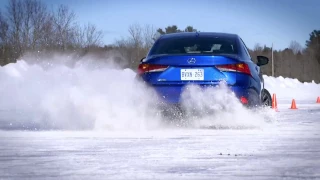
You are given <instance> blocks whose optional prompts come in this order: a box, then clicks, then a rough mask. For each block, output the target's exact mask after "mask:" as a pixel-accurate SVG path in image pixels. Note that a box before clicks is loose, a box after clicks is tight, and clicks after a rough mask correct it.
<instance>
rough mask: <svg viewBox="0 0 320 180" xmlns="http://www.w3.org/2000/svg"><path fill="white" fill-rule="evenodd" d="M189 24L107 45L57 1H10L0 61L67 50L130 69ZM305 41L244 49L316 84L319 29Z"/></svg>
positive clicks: (148, 29) (150, 29)
mask: <svg viewBox="0 0 320 180" xmlns="http://www.w3.org/2000/svg"><path fill="white" fill-rule="evenodd" d="M196 31H198V30H197V29H195V28H194V27H193V26H187V27H186V28H184V29H179V28H178V26H177V25H170V26H167V27H165V28H163V29H162V28H156V27H155V26H153V25H149V24H147V25H140V24H132V25H130V26H129V27H128V36H126V37H121V38H119V39H117V40H115V42H114V43H113V44H110V45H102V38H103V33H102V31H101V30H99V29H97V27H96V26H95V25H93V24H90V23H88V24H85V25H82V24H80V23H78V22H77V19H76V15H75V13H74V12H73V11H72V10H70V9H69V8H68V7H67V6H64V5H60V6H59V7H58V8H56V9H54V10H52V9H51V10H50V9H48V7H47V6H46V5H45V4H44V3H42V2H41V1H40V0H10V1H9V4H8V6H7V7H6V9H5V11H3V12H1V11H0V65H6V64H8V63H11V62H15V61H16V60H17V59H18V58H20V57H21V56H25V55H26V54H31V56H30V57H32V58H34V57H35V56H36V57H39V58H38V59H41V57H46V58H44V59H49V58H48V54H50V53H55V52H59V54H63V53H66V54H68V53H69V54H70V53H72V54H73V56H72V58H73V60H74V61H77V59H81V57H84V56H86V55H91V57H94V58H93V59H97V60H99V61H110V60H113V61H116V63H117V64H120V65H121V67H123V68H132V69H134V70H135V69H136V68H137V66H138V64H139V62H140V59H141V58H143V57H144V56H145V55H146V54H147V52H148V51H149V49H150V48H151V46H152V45H153V43H154V42H155V40H156V39H157V38H158V37H159V36H161V35H163V34H170V33H177V32H196ZM309 35H310V38H309V39H308V40H306V44H305V45H306V46H305V48H304V47H302V45H300V44H299V43H298V42H296V41H292V42H291V43H290V44H289V46H288V48H285V49H283V50H272V47H268V46H266V45H264V46H262V45H260V44H256V45H255V46H254V48H253V49H249V52H250V54H251V56H252V58H253V60H254V61H256V56H257V55H264V56H267V57H268V58H269V59H270V60H271V58H272V57H271V56H272V51H273V59H274V75H275V76H283V77H290V78H297V79H299V80H300V81H302V82H310V81H312V80H314V81H315V82H318V83H319V82H320V30H314V31H312V32H311V33H310V34H309ZM262 72H263V74H266V75H269V76H270V75H272V67H271V62H270V63H269V64H268V65H266V66H264V67H262Z"/></svg>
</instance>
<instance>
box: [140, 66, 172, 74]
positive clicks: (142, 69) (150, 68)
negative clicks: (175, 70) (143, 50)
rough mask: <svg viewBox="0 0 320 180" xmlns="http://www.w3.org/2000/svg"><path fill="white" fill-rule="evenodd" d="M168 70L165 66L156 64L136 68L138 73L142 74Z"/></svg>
mask: <svg viewBox="0 0 320 180" xmlns="http://www.w3.org/2000/svg"><path fill="white" fill-rule="evenodd" d="M167 68H168V66H166V65H158V64H140V65H139V67H138V73H139V74H143V73H146V72H161V71H164V70H166V69H167Z"/></svg>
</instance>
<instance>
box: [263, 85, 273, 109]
mask: <svg viewBox="0 0 320 180" xmlns="http://www.w3.org/2000/svg"><path fill="white" fill-rule="evenodd" d="M261 103H262V105H263V106H267V107H271V106H272V98H271V95H270V93H269V91H268V90H266V89H262V91H261Z"/></svg>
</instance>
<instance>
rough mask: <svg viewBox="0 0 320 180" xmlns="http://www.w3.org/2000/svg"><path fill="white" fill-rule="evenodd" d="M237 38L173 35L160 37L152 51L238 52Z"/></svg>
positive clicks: (177, 52)
mask: <svg viewBox="0 0 320 180" xmlns="http://www.w3.org/2000/svg"><path fill="white" fill-rule="evenodd" d="M237 53H238V51H237V45H236V40H235V38H228V37H196V36H187V37H172V38H164V39H160V40H159V41H158V42H157V43H156V44H155V45H154V47H153V48H152V49H151V51H150V55H159V54H200V55H202V54H203V55H208V54H237Z"/></svg>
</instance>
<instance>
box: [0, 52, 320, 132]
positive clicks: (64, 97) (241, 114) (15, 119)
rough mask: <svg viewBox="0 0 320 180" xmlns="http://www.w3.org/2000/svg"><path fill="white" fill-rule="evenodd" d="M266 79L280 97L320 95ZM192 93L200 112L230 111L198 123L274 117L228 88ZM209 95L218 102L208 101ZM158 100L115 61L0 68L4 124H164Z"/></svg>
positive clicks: (310, 86)
mask: <svg viewBox="0 0 320 180" xmlns="http://www.w3.org/2000/svg"><path fill="white" fill-rule="evenodd" d="M63 58H64V57H61V59H63ZM44 62H46V61H44ZM51 63H52V62H51ZM264 77H265V81H266V88H267V89H268V90H269V91H270V92H271V94H272V93H276V94H277V97H278V99H291V98H296V99H297V100H299V99H310V100H315V99H316V97H317V96H319V95H320V94H319V92H320V85H319V84H315V83H301V82H299V81H298V80H296V79H288V78H282V77H279V78H272V77H268V76H264ZM191 91H192V93H191V95H190V93H189V95H188V94H187V97H188V98H187V101H186V102H187V103H186V105H187V106H186V108H187V109H189V110H191V111H192V109H194V105H197V104H198V105H199V104H201V106H199V108H200V109H201V112H202V113H201V114H206V113H207V110H210V111H211V110H214V111H218V110H219V109H220V107H227V112H222V113H220V112H219V113H218V114H215V115H212V114H210V113H209V114H206V116H205V117H203V118H202V119H199V117H197V116H196V117H192V119H193V120H194V122H195V124H194V126H196V127H199V126H202V125H203V124H205V125H210V126H214V127H222V126H224V127H235V128H237V127H241V126H248V125H249V126H251V125H254V126H258V127H259V126H260V125H261V124H263V120H265V118H269V119H270V117H266V116H265V115H263V116H261V113H260V114H252V112H251V111H248V110H247V109H245V108H242V107H241V106H240V104H239V102H238V100H235V99H234V98H235V97H234V96H232V95H226V96H223V94H226V93H227V91H226V90H225V89H223V88H222V89H220V90H209V91H203V92H198V93H193V91H197V88H195V89H191ZM189 96H190V97H189ZM208 97H209V98H210V99H214V100H215V101H207V99H208ZM154 102H155V94H154V93H153V92H152V91H150V90H148V89H146V88H145V86H144V85H143V84H140V83H138V82H137V81H135V72H134V71H132V70H130V69H124V70H122V69H119V68H116V67H114V65H108V64H96V63H91V64H90V63H87V62H86V63H84V62H82V63H81V62H79V63H77V64H76V65H75V66H74V67H69V66H66V65H63V63H62V64H61V63H60V62H59V63H56V64H49V65H48V64H33V65H31V64H28V63H26V62H25V61H18V62H17V63H12V64H8V65H6V66H4V67H0V128H1V127H2V128H3V127H5V128H11V127H20V128H23V129H61V130H62V129H67V130H79V129H108V130H146V129H150V128H159V127H160V124H161V123H160V122H162V121H161V117H160V116H159V113H157V110H156V109H154V108H152V107H154V106H153V105H154V104H153V103H154ZM217 102H218V103H220V105H217ZM190 105H193V106H190ZM190 114H193V113H192V112H190ZM262 114H268V113H267V111H266V112H264V113H262ZM244 120H245V121H244Z"/></svg>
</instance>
